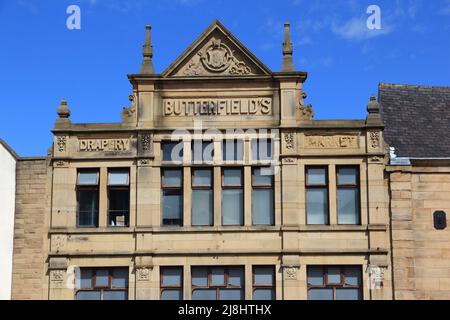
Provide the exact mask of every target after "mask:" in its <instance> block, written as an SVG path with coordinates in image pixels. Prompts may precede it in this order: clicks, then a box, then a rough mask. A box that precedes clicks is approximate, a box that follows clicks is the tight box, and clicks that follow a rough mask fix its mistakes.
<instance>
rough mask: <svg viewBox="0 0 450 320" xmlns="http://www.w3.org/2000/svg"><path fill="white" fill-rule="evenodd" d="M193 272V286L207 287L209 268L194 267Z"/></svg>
mask: <svg viewBox="0 0 450 320" xmlns="http://www.w3.org/2000/svg"><path fill="white" fill-rule="evenodd" d="M191 272H192V275H191V277H192V285H193V286H198V287H206V286H207V285H208V268H206V267H194V268H192V270H191Z"/></svg>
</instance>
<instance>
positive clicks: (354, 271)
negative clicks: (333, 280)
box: [345, 267, 361, 286]
mask: <svg viewBox="0 0 450 320" xmlns="http://www.w3.org/2000/svg"><path fill="white" fill-rule="evenodd" d="M360 279H361V269H360V268H359V267H345V284H347V285H351V286H359V285H361V280H360Z"/></svg>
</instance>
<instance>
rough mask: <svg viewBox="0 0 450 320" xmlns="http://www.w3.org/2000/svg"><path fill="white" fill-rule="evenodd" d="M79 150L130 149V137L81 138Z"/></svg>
mask: <svg viewBox="0 0 450 320" xmlns="http://www.w3.org/2000/svg"><path fill="white" fill-rule="evenodd" d="M78 150H79V151H81V152H89V151H128V150H130V139H80V140H78Z"/></svg>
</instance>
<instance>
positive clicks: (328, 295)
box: [308, 289, 333, 300]
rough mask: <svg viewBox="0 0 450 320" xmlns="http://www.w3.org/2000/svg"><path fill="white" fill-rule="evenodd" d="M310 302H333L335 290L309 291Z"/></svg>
mask: <svg viewBox="0 0 450 320" xmlns="http://www.w3.org/2000/svg"><path fill="white" fill-rule="evenodd" d="M308 300H333V289H309V290H308Z"/></svg>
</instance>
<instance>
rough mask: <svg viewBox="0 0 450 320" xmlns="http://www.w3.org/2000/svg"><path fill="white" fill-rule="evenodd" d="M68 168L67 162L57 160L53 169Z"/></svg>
mask: <svg viewBox="0 0 450 320" xmlns="http://www.w3.org/2000/svg"><path fill="white" fill-rule="evenodd" d="M68 166H69V162H67V161H64V160H58V161H56V162H55V167H58V168H66V167H68Z"/></svg>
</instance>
